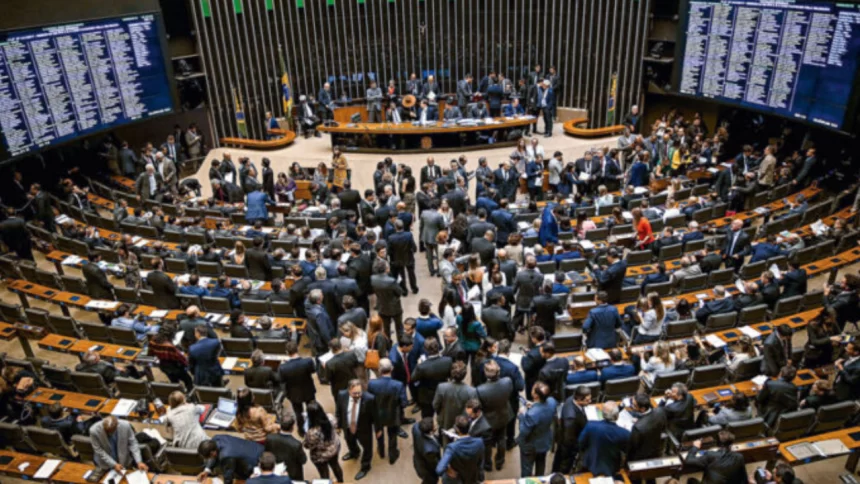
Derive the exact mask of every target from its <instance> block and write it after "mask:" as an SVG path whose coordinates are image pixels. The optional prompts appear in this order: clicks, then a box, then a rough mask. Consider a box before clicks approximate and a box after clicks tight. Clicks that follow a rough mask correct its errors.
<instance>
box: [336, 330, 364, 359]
mask: <svg viewBox="0 0 860 484" xmlns="http://www.w3.org/2000/svg"><path fill="white" fill-rule="evenodd" d="M340 333H341V334H342V335H343V336H341V337H340V343H341V345H342V346H343V349H345V350H352V351H353V352H355V357H356V358H358V361H362V362H363V361H364V358H365V357H366V356H367V333H365V332H364V330H363V329H361V328H359V327H358V326H356V325H354V324H353V323H351V322H349V321H347V322H345V323H343V324H341V325H340Z"/></svg>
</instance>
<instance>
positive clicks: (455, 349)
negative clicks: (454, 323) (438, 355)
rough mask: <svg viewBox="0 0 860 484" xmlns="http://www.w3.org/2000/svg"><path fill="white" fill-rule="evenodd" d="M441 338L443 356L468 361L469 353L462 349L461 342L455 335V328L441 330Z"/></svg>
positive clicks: (453, 359)
mask: <svg viewBox="0 0 860 484" xmlns="http://www.w3.org/2000/svg"><path fill="white" fill-rule="evenodd" d="M442 339H443V340H444V348H442V355H443V356H450V357H451V360H452V361H455V362H456V361H462V362H463V363H466V362H468V361H469V355H468V354H467V353H466V350H465V349H463V343H462V342H461V341H460V338H459V337H458V336H457V328H454V327H448V328H445V329H443V330H442Z"/></svg>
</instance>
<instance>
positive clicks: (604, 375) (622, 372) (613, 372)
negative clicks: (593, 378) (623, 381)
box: [600, 348, 636, 383]
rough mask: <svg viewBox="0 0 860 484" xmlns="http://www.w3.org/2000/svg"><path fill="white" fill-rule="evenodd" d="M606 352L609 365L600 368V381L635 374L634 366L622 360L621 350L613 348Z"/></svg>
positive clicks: (604, 381) (603, 381)
mask: <svg viewBox="0 0 860 484" xmlns="http://www.w3.org/2000/svg"><path fill="white" fill-rule="evenodd" d="M607 353H609V366H607V367H605V368H603V369H602V370H600V382H601V383H606V382H607V381H610V380H617V379H619V378H629V377H631V376H636V368H635V367H634V366H633V365H632V364H630V363H629V362H627V361H624V355H623V354H622V353H621V350H619V349H618V348H613V349H611V350H609V351H608V352H607Z"/></svg>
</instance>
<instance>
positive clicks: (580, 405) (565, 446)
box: [552, 386, 591, 474]
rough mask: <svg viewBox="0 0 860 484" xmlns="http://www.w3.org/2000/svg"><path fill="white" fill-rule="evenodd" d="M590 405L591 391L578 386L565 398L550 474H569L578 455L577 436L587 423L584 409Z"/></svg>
mask: <svg viewBox="0 0 860 484" xmlns="http://www.w3.org/2000/svg"><path fill="white" fill-rule="evenodd" d="M590 404H591V390H590V389H588V388H587V387H585V386H578V387H576V390H574V392H573V395H571V396H569V397H567V400H565V401H564V404H563V405H562V407H561V416H560V420H559V425H558V433H557V434H556V442H557V444H558V447H557V448H556V451H555V455H554V456H553V460H552V472H561V473H562V474H570V472H571V470H572V469H573V464H574V463H575V462H576V458H577V454H578V453H579V435H580V434H581V433H582V430H583V429H584V428H585V424H587V423H588V417H586V416H585V407H586V406H588V405H590Z"/></svg>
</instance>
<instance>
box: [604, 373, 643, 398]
mask: <svg viewBox="0 0 860 484" xmlns="http://www.w3.org/2000/svg"><path fill="white" fill-rule="evenodd" d="M641 383H642V381H641V380H640V379H639V377H638V376H631V377H627V378H616V379H614V380H607V381H606V384H605V385H604V387H603V397H602V401H604V402H605V401H613V400H623V399H624V398H627V397H631V396H633V395H636V394H637V393H638V392H639V386H640V384H641Z"/></svg>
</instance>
